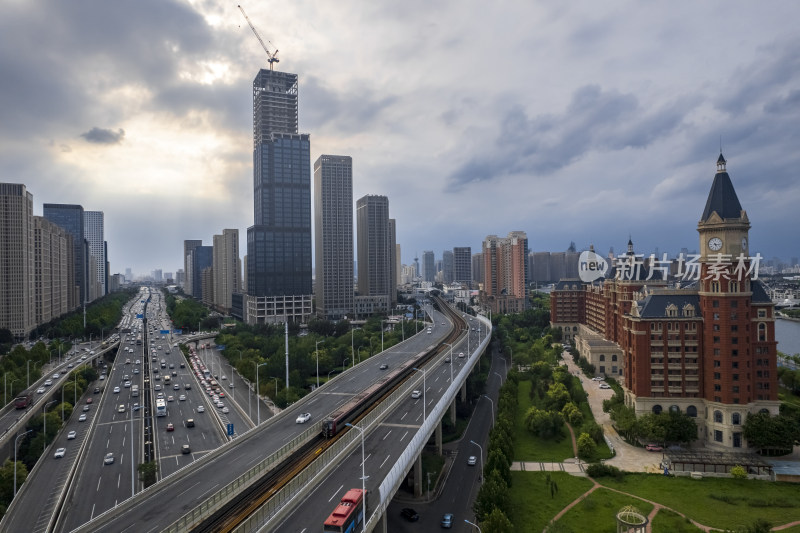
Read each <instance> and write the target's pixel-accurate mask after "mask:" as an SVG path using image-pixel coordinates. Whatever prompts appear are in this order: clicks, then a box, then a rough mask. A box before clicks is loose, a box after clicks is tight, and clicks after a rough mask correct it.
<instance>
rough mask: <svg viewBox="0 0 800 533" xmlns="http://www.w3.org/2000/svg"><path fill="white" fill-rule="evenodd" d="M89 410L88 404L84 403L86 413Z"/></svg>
mask: <svg viewBox="0 0 800 533" xmlns="http://www.w3.org/2000/svg"><path fill="white" fill-rule="evenodd" d="M88 410H89V406H88V405H84V406H83V412H84V413H85V412H87V411H88Z"/></svg>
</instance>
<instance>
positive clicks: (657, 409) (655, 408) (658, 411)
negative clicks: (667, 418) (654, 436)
mask: <svg viewBox="0 0 800 533" xmlns="http://www.w3.org/2000/svg"><path fill="white" fill-rule="evenodd" d="M661 411H663V409H662V408H661V406H660V405H654V406H653V414H656V415H660V414H661Z"/></svg>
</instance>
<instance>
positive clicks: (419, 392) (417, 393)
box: [411, 390, 422, 400]
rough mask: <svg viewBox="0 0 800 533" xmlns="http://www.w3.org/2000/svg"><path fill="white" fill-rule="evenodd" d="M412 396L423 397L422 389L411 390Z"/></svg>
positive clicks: (415, 397)
mask: <svg viewBox="0 0 800 533" xmlns="http://www.w3.org/2000/svg"><path fill="white" fill-rule="evenodd" d="M411 397H412V398H414V399H415V400H416V399H417V398H421V397H422V391H418V390H415V391H411Z"/></svg>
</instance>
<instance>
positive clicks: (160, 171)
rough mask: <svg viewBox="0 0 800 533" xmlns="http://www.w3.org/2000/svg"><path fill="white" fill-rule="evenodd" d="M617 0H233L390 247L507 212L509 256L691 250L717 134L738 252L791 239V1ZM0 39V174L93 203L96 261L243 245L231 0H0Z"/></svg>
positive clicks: (241, 95) (240, 53)
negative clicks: (272, 52)
mask: <svg viewBox="0 0 800 533" xmlns="http://www.w3.org/2000/svg"><path fill="white" fill-rule="evenodd" d="M630 5H631V4H628V3H624V2H620V3H612V4H604V5H603V6H602V7H600V6H591V9H590V8H588V7H583V8H575V7H573V6H553V7H548V6H522V5H520V6H514V5H511V6H504V7H503V8H502V10H501V9H499V8H497V9H496V8H493V7H491V6H486V5H481V6H482V7H481V9H476V7H477V4H475V5H471V4H464V3H453V4H445V5H439V6H437V7H436V9H414V7H413V6H407V5H406V6H404V7H402V8H400V7H393V6H388V7H383V6H362V5H359V4H356V3H352V4H347V3H344V4H337V5H336V6H335V7H333V6H331V7H328V6H326V5H321V6H316V7H315V8H314V9H309V6H306V5H304V4H303V5H301V4H298V5H287V6H281V7H280V9H269V8H268V7H266V6H258V5H256V4H253V5H247V4H246V5H245V8H246V9H247V10H248V14H249V15H250V17H251V19H252V20H253V22H254V24H255V25H256V27H257V28H258V29H259V31H260V32H261V33H262V35H264V37H265V38H267V39H269V40H270V41H272V42H273V43H275V45H276V48H278V49H280V53H279V55H278V57H279V58H280V59H281V63H278V64H277V65H276V68H277V70H280V71H285V72H293V73H297V74H298V75H299V79H300V87H301V89H300V92H301V97H300V114H299V115H300V119H299V131H300V132H301V133H309V134H310V135H311V146H312V149H311V154H310V155H311V159H312V160H316V159H317V157H319V155H321V154H331V153H333V154H336V153H341V154H348V155H350V156H352V157H353V195H354V198H360V197H362V196H364V195H367V194H377V195H385V196H387V197H388V198H389V199H390V201H391V205H392V217H393V218H395V219H396V220H397V232H398V235H397V242H398V244H400V245H401V246H402V248H403V249H404V252H405V256H404V257H403V258H401V260H402V262H403V263H406V264H408V263H411V260H412V258H413V257H414V256H416V254H417V253H421V252H422V251H424V250H433V251H434V252H435V256H436V257H437V258H439V257H441V253H442V251H444V250H451V249H452V248H453V247H456V246H470V247H471V248H472V250H473V251H475V250H478V249H479V248H480V243H481V242H482V240H483V239H484V238H485V236H486V235H488V234H506V233H508V232H509V231H517V230H518V231H524V232H526V234H527V235H528V239H529V249H530V250H531V251H547V250H551V251H562V250H565V249H566V248H567V246H568V245H569V242H570V241H575V243H576V245H577V247H578V249H584V248H586V247H588V245H589V244H594V245H595V249H596V250H598V252H600V253H605V252H606V251H607V250H608V249H609V248H610V247H612V246H613V247H614V249H615V250H617V251H619V250H620V249H621V248H622V247H623V246H624V243H625V242H626V241H627V239H628V237H629V236H632V238H633V241H634V242H635V243H636V247H637V251H642V252H647V251H650V250H652V249H653V248H656V247H658V248H659V249H660V250H662V251H668V252H670V253H675V252H677V251H679V250H680V249H681V248H683V247H688V248H690V249H692V248H693V247H694V241H695V238H694V235H692V228H689V227H686V226H684V225H680V224H677V223H675V221H676V220H683V219H685V218H686V217H691V216H696V213H697V212H698V208H699V207H701V206H698V205H695V200H694V199H695V198H698V197H702V194H703V192H704V191H703V189H704V187H705V183H707V180H708V179H709V177H710V176H713V171H714V161H715V160H716V157H717V155H718V151H719V148H720V144H721V145H722V146H721V147H722V151H723V152H724V153H725V157H726V159H727V160H728V168H729V170H730V172H731V177H732V180H733V182H734V186H735V187H736V189H737V190H738V191H740V194H742V195H747V197H748V198H750V199H751V200H750V201H749V202H748V206H747V209H748V214H749V215H750V216H751V217H752V218H754V219H756V218H757V219H758V220H759V225H758V226H757V228H754V230H753V232H752V235H751V241H752V244H753V251H754V252H758V253H761V254H762V255H763V256H765V257H772V256H778V257H781V258H783V259H789V258H790V257H792V256H797V255H798V253H800V250H797V249H796V248H795V249H792V248H787V247H786V245H785V244H784V243H787V242H788V243H789V246H790V247H791V246H792V245H794V246H796V244H794V242H795V241H794V240H793V236H792V233H791V230H792V228H793V227H796V225H797V224H798V223H799V222H800V214H798V213H797V212H796V210H794V209H793V204H794V202H793V199H795V198H798V197H800V184H798V183H797V182H796V180H795V179H794V173H793V168H794V167H795V166H796V160H797V158H798V154H797V152H796V149H795V146H794V143H793V139H794V137H795V136H796V135H795V132H796V131H797V125H798V118H799V117H798V114H799V113H800V111H798V108H797V106H796V105H794V104H793V102H796V100H797V94H798V93H797V90H796V89H795V87H797V86H798V83H797V77H798V75H799V74H798V72H800V70H799V69H797V68H796V65H797V62H798V59H797V58H796V54H795V53H794V51H795V50H796V49H797V45H798V44H799V43H798V40H799V39H798V38H797V37H796V36H795V33H796V32H795V31H794V28H793V24H792V20H793V19H794V18H795V17H794V16H793V15H795V16H796V15H797V14H798V13H800V7H799V6H797V5H795V4H794V3H791V2H778V3H776V4H775V5H773V7H772V9H770V10H764V9H761V8H759V6H756V5H751V4H749V3H734V4H731V3H722V2H714V3H709V4H704V5H691V6H689V5H687V6H678V7H677V8H676V7H674V6H658V5H654V6H642V5H639V4H635V5H634V6H635V8H634V9H627V8H626V6H630ZM473 13H480V17H478V16H477V15H475V16H473ZM54 20H57V21H58V24H56V25H53V21H54ZM445 20H447V21H448V23H447V24H444V23H443V22H442V21H445ZM0 43H2V45H3V46H2V47H0V49H2V50H3V51H2V52H0V69H2V71H3V72H4V73H7V75H5V76H4V77H3V78H4V79H3V81H2V82H0V83H2V86H3V90H2V91H0V109H2V110H3V111H2V116H0V139H2V141H3V142H2V143H0V172H2V181H5V182H11V183H22V184H25V185H26V187H27V189H28V191H30V192H32V193H33V195H34V213H35V214H37V215H42V204H44V203H66V204H79V205H82V206H83V207H84V208H85V209H87V210H97V211H103V212H104V213H105V228H104V231H105V240H106V241H108V243H109V246H108V259H109V262H110V266H111V270H110V272H109V274H111V273H116V272H124V270H125V268H126V267H131V268H132V269H133V271H134V272H136V273H139V274H142V273H149V272H150V271H152V270H154V269H159V268H160V269H163V270H165V271H172V272H174V271H176V270H177V269H178V268H181V267H182V265H183V259H182V258H181V251H182V250H183V241H184V240H187V239H202V240H203V242H204V243H207V244H208V243H210V242H211V240H212V238H213V235H215V234H217V233H219V232H220V231H221V230H222V229H223V228H237V229H238V230H239V235H240V239H241V240H242V241H243V239H244V237H243V235H245V234H246V228H248V227H249V226H251V225H253V223H254V221H253V219H252V212H253V211H252V196H251V195H252V172H253V169H252V165H253V162H252V144H251V143H252V141H251V135H252V117H251V114H252V108H251V104H252V100H251V90H252V79H253V76H254V75H255V74H256V73H257V72H258V69H260V68H264V67H266V66H267V61H266V60H267V58H266V55H265V54H264V52H263V50H261V48H260V46H259V45H258V42H257V40H256V39H255V37H254V36H253V35H252V33H251V32H250V29H249V27H248V26H247V24H246V22H245V21H244V19H243V18H242V16H241V13H239V11H238V10H237V9H236V6H235V5H234V4H231V5H225V6H222V5H215V4H203V5H202V6H200V5H192V4H190V3H183V2H152V3H149V2H143V3H138V4H137V5H136V6H132V7H130V8H125V7H120V6H119V5H106V4H104V3H96V4H86V5H82V6H81V5H79V6H73V5H69V6H67V5H61V4H59V3H51V4H46V8H43V7H41V5H27V4H25V3H20V2H18V3H13V2H12V3H7V4H5V5H4V6H2V7H0ZM331 65H335V68H332V67H331ZM482 71H485V72H482ZM54 80H57V82H54ZM767 126H768V127H767ZM309 179H310V176H309ZM354 207H355V206H354ZM242 241H240V248H241V247H245V248H246V246H245V244H244V242H242ZM138 243H143V244H141V245H140V244H138Z"/></svg>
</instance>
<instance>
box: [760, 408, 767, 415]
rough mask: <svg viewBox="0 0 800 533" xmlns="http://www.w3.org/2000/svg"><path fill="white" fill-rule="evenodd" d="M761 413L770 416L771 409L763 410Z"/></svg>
mask: <svg viewBox="0 0 800 533" xmlns="http://www.w3.org/2000/svg"><path fill="white" fill-rule="evenodd" d="M759 413H764V414H765V415H768V414H769V409H762V410H760V411H759Z"/></svg>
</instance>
